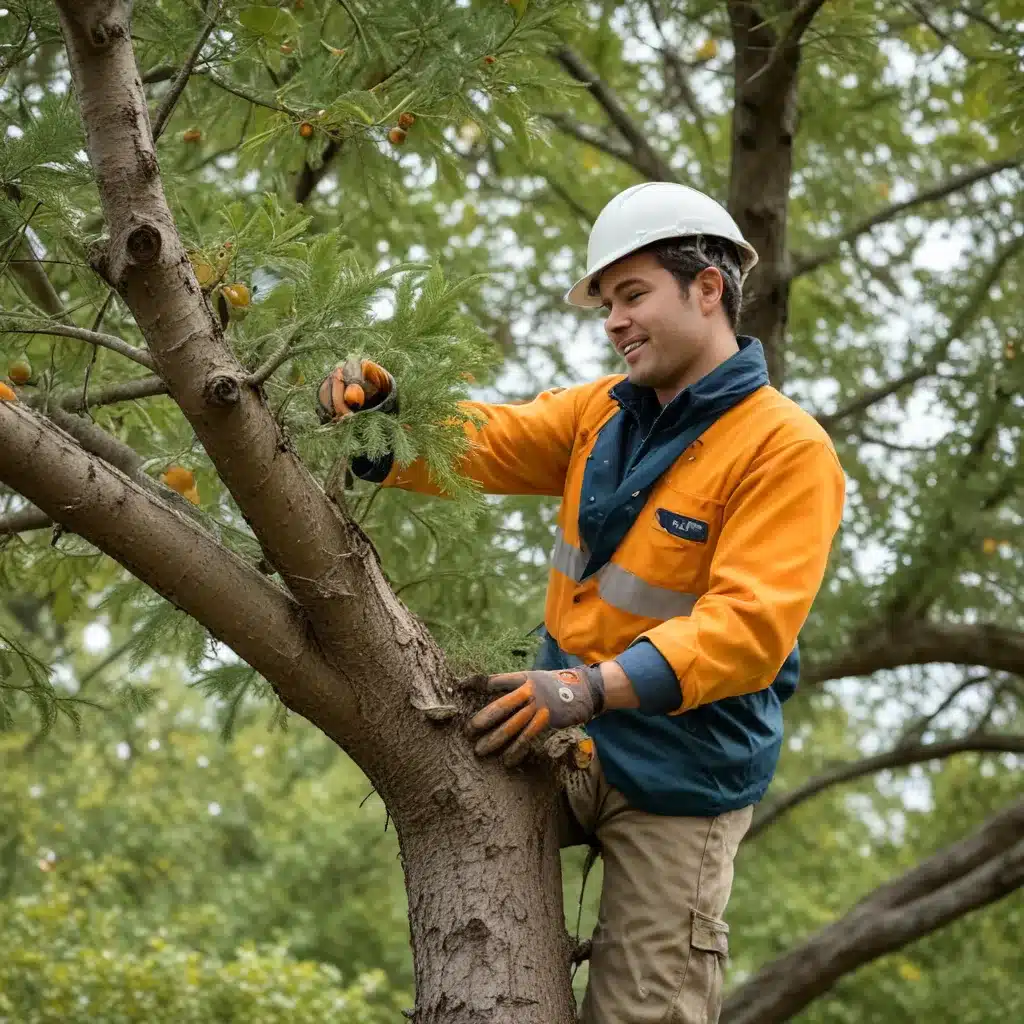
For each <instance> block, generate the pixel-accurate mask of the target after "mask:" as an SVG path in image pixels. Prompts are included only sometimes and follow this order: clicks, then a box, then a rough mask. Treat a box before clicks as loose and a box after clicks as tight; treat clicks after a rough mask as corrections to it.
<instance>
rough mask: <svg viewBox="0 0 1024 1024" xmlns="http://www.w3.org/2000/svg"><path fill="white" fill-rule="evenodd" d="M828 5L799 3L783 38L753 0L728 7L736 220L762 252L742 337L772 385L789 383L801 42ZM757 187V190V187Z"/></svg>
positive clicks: (811, 0) (734, 0)
mask: <svg viewBox="0 0 1024 1024" xmlns="http://www.w3.org/2000/svg"><path fill="white" fill-rule="evenodd" d="M823 3H824V0H799V2H794V3H793V4H792V14H791V16H790V19H789V22H788V24H786V25H785V26H783V27H782V30H781V31H780V30H779V29H776V28H773V27H772V26H771V25H769V24H768V23H767V22H766V20H765V18H764V15H763V14H762V12H761V10H760V9H759V8H758V6H757V5H756V4H753V3H750V2H749V0H729V5H728V6H729V18H730V21H731V23H732V35H733V43H734V45H735V47H736V57H735V60H734V63H733V90H734V96H735V99H734V104H735V105H734V108H733V118H732V164H731V167H730V171H729V202H728V206H729V212H730V213H732V215H733V217H735V218H736V223H737V224H739V226H740V230H741V231H742V232H743V235H744V237H745V238H747V239H749V240H750V242H751V244H752V245H753V246H754V248H755V249H756V250H757V253H758V256H759V257H760V258H759V261H758V265H757V266H756V267H755V268H754V270H753V271H752V272H751V275H750V278H749V279H748V284H747V287H746V288H745V290H744V291H745V302H744V312H743V318H742V319H743V322H742V325H741V326H742V329H743V330H744V331H745V332H746V333H747V334H753V335H754V336H755V337H757V338H760V339H761V343H762V344H763V345H764V352H765V358H766V359H767V362H768V373H769V376H770V377H771V381H772V383H773V384H774V385H775V386H776V387H777V388H778V387H782V384H783V380H784V378H785V362H784V344H783V343H784V340H785V331H786V317H787V313H788V308H789V277H790V275H789V263H788V254H787V249H786V215H787V211H788V209H789V186H790V181H791V179H792V176H793V138H794V136H795V135H796V128H797V125H796V120H797V106H796V97H797V70H798V68H799V66H800V40H801V38H802V37H803V34H804V32H805V31H806V29H807V27H808V26H809V25H810V23H811V21H812V20H813V18H814V15H815V14H816V13H817V11H818V9H819V8H820V7H821V5H822V4H823ZM753 182H756V183H757V187H756V188H752V187H751V184H752V183H753Z"/></svg>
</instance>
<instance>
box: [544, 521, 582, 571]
mask: <svg viewBox="0 0 1024 1024" xmlns="http://www.w3.org/2000/svg"><path fill="white" fill-rule="evenodd" d="M551 564H552V565H553V566H554V567H555V568H556V569H557V570H558V571H559V572H560V573H564V574H565V575H566V576H568V577H569V579H571V580H574V581H575V582H576V583H579V581H580V577H581V576H582V575H583V570H584V569H585V568H586V567H587V554H586V552H585V551H580V549H579V548H576V547H573V546H572V544H570V543H569V542H568V541H567V540H566V539H565V534H564V533H562V531H561V530H559V531H558V532H557V533H556V534H555V546H554V549H553V550H552V552H551Z"/></svg>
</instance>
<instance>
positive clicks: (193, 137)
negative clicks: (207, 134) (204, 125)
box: [181, 128, 203, 142]
mask: <svg viewBox="0 0 1024 1024" xmlns="http://www.w3.org/2000/svg"><path fill="white" fill-rule="evenodd" d="M202 137H203V133H202V132H201V131H200V130H199V129H198V128H189V130H188V131H187V132H182V134H181V141H182V142H198V141H199V140H200V139H201V138H202Z"/></svg>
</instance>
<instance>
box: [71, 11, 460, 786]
mask: <svg viewBox="0 0 1024 1024" xmlns="http://www.w3.org/2000/svg"><path fill="white" fill-rule="evenodd" d="M57 6H58V9H59V12H60V16H61V29H62V33H63V36H64V39H65V43H66V45H67V50H68V57H69V67H70V70H71V73H72V80H73V84H74V88H75V93H76V95H77V97H78V101H79V106H80V110H81V116H82V120H83V122H84V125H85V128H86V138H87V149H88V153H89V159H90V163H91V165H92V168H93V171H94V173H95V177H96V184H97V189H98V192H99V197H100V202H101V205H102V209H103V213H104V217H105V219H106V222H107V224H108V227H109V237H110V242H109V245H108V247H107V251H106V253H105V254H104V257H103V260H102V265H103V267H104V272H105V274H106V276H107V277H108V279H109V280H110V281H111V283H112V284H113V285H114V286H115V287H116V288H117V289H118V292H119V294H120V295H121V296H122V298H123V299H124V301H125V302H126V304H127V305H128V307H129V309H130V310H131V311H132V314H133V315H134V317H135V321H136V323H137V324H138V326H139V329H140V330H141V331H142V333H143V335H144V336H145V338H146V341H147V346H148V349H149V351H150V353H151V354H152V356H153V359H154V361H155V363H156V366H157V369H158V372H159V375H160V376H161V377H162V378H163V379H164V380H165V381H166V382H167V387H168V390H169V393H170V394H171V396H172V398H173V399H174V401H175V402H176V403H177V404H178V406H179V407H180V408H181V410H182V412H183V413H184V415H185V416H186V418H187V419H188V420H189V422H190V424H191V425H192V427H193V429H194V430H195V432H196V436H197V437H198V439H199V441H200V442H201V443H202V445H203V447H204V448H205V450H206V452H207V453H208V455H209V456H210V458H211V460H212V461H213V463H214V465H215V467H216V469H217V471H218V473H219V475H220V477H221V480H222V481H223V482H224V484H225V486H226V487H227V488H228V490H229V491H230V493H231V495H232V497H233V498H234V499H235V501H236V502H237V504H238V506H239V509H240V510H241V512H242V514H243V515H244V516H245V517H246V519H247V521H248V522H249V524H250V526H251V528H252V530H253V533H254V534H255V536H256V537H257V539H258V541H259V543H260V544H261V546H262V548H263V550H264V553H265V556H266V559H267V561H268V562H269V563H270V564H271V565H272V566H274V568H275V569H277V570H278V572H280V574H281V577H282V579H283V580H284V582H285V584H286V586H287V587H288V589H289V591H290V592H291V593H292V594H293V595H294V596H295V597H296V599H297V600H298V601H299V603H300V605H301V606H302V607H303V608H304V609H305V611H306V613H307V615H308V617H309V619H310V622H311V624H312V626H313V629H314V631H315V632H316V635H317V638H318V640H319V642H320V643H321V645H322V646H323V648H324V649H325V651H326V652H327V654H328V656H329V657H331V658H334V659H337V663H338V664H339V665H346V666H351V665H352V653H353V651H354V650H359V651H362V652H364V657H363V658H361V659H360V667H358V668H356V669H353V671H354V672H355V675H354V677H353V678H358V679H360V680H361V682H362V684H363V685H365V686H367V687H370V688H372V690H373V692H374V695H375V700H376V701H377V709H378V715H379V717H380V720H381V721H384V720H387V722H388V730H387V732H386V734H384V732H383V730H381V729H373V730H370V729H367V728H365V727H364V728H363V729H361V730H357V731H356V732H355V733H354V734H353V733H352V732H351V731H346V730H344V729H343V728H342V726H343V724H344V723H339V724H338V727H337V728H332V727H331V723H332V722H334V721H335V720H336V719H335V712H334V709H333V707H331V706H329V705H328V706H320V705H316V713H314V714H312V716H311V717H312V719H313V720H314V721H315V722H316V724H317V725H319V726H320V727H321V728H323V729H324V730H325V731H328V732H329V734H330V735H332V736H334V737H335V738H336V739H338V738H339V736H344V737H345V740H346V742H345V746H346V749H347V750H348V751H349V753H350V754H352V755H353V756H354V757H356V759H357V761H360V763H361V767H363V769H364V771H366V770H368V768H371V767H372V766H369V765H367V763H366V760H365V758H366V757H369V758H373V759H379V758H381V757H386V756H387V755H388V753H394V754H395V755H396V756H397V753H398V751H399V750H405V747H404V746H403V745H402V744H407V743H408V742H409V740H410V737H411V736H414V735H417V730H422V729H423V728H425V727H426V721H425V718H424V716H423V715H422V714H421V713H419V712H415V713H414V709H416V708H420V709H422V708H424V707H430V706H437V705H447V704H450V703H451V700H450V696H451V695H450V692H449V689H448V688H449V687H450V685H451V683H452V678H451V672H450V670H449V669H447V668H446V667H445V663H444V658H443V655H442V653H441V651H440V650H439V649H438V648H437V645H436V644H434V643H433V642H432V641H431V639H430V637H429V634H428V633H427V632H426V630H425V628H424V627H423V626H422V624H421V623H419V622H418V621H416V620H415V619H413V618H412V616H411V615H410V614H409V613H408V610H407V609H405V607H404V606H403V605H402V604H401V603H400V602H399V601H398V600H397V599H396V598H395V596H394V594H393V592H392V591H391V589H390V587H389V586H388V584H387V581H386V580H385V578H384V576H383V574H382V572H381V570H380V566H379V563H378V561H377V559H376V553H375V552H374V551H373V548H372V545H370V543H369V540H368V538H367V537H366V536H365V534H363V532H362V531H361V530H360V529H359V528H358V526H356V524H354V523H353V522H351V521H350V520H348V519H347V518H345V517H344V516H343V515H342V514H341V513H340V511H339V509H338V508H337V506H336V505H334V504H332V503H331V502H330V501H329V500H328V499H327V497H326V496H325V494H324V492H323V490H322V489H321V487H320V486H319V485H318V484H317V482H316V481H315V480H314V479H313V477H312V476H311V474H310V473H309V471H308V470H307V469H306V467H305V466H304V465H303V463H302V462H301V460H300V459H299V458H298V456H297V455H296V454H295V452H294V450H293V448H292V446H291V444H290V442H289V441H288V439H287V438H286V437H285V436H284V435H283V434H282V432H281V429H280V427H279V425H278V424H277V422H276V421H275V419H274V416H273V413H272V411H271V409H270V408H269V406H268V405H267V403H266V400H265V398H264V396H263V395H262V393H261V389H259V388H257V387H253V386H252V385H250V384H249V383H248V380H247V378H248V377H249V374H248V372H247V371H246V370H245V368H244V367H242V366H241V365H240V364H239V362H238V360H237V358H236V357H235V355H234V353H233V352H232V351H231V349H230V347H229V346H228V345H227V344H226V343H225V340H224V338H223V335H222V332H221V331H220V328H219V325H218V324H217V321H216V319H215V317H214V316H213V313H212V311H211V310H210V308H209V306H208V304H207V303H206V300H205V298H204V296H203V294H202V292H201V290H200V289H199V287H198V283H197V282H196V280H195V275H194V273H193V270H192V267H191V264H190V263H189V260H188V257H187V255H186V253H185V250H184V247H183V245H182V243H181V239H180V238H179V237H178V234H177V231H176V230H175V227H174V223H173V219H172V216H171V212H170V209H169V208H168V205H167V201H166V198H165V196H164V194H163V189H162V186H161V183H160V173H159V165H158V163H157V161H156V157H155V153H154V149H153V143H152V137H151V134H150V131H149V123H148V116H147V112H146V103H145V96H144V95H143V92H142V88H141V84H140V83H139V79H138V76H137V74H136V72H135V58H134V54H133V52H132V47H131V36H130V29H129V20H128V6H127V4H126V3H125V2H123V0H113V2H112V3H111V2H109V0H104V2H100V0H94V2H90V3H86V4H81V3H72V2H71V0H57ZM99 21H102V25H103V32H102V37H103V44H102V46H101V47H100V48H99V49H97V43H96V39H95V33H96V25H97V24H98V23H99ZM114 111H116V117H114V116H112V112H114ZM383 624H386V628H385V626H384V625H383ZM370 650H372V651H374V658H373V663H372V664H371V662H370V661H367V660H366V658H365V652H366V651H370ZM389 680H390V681H392V682H393V683H394V685H391V684H390V683H389ZM402 681H405V685H404V687H403V685H402ZM410 685H411V686H413V687H414V688H416V690H417V692H415V693H411V692H410V689H409V687H410ZM385 705H387V712H386V713H385ZM307 717H310V716H307ZM403 721H404V723H405V724H404V731H403V730H402V729H400V728H399V722H403ZM339 729H340V730H341V731H340V732H339ZM402 756H403V757H407V751H406V753H405V754H403V755H402ZM392 761H393V758H392ZM389 763H390V762H389ZM368 774H369V771H368Z"/></svg>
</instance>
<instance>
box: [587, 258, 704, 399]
mask: <svg viewBox="0 0 1024 1024" xmlns="http://www.w3.org/2000/svg"><path fill="white" fill-rule="evenodd" d="M600 291H601V298H602V299H603V300H604V309H606V310H607V313H608V315H607V318H606V319H605V322H604V329H605V332H606V333H607V335H608V337H609V339H610V340H611V342H612V344H613V345H614V346H615V348H616V350H617V351H618V352H619V354H620V355H621V356H622V357H623V358H624V359H625V361H626V373H627V375H628V377H629V379H630V380H631V381H632V382H633V383H634V384H637V385H640V386H642V387H651V388H654V389H655V390H656V391H658V392H659V398H661V399H662V400H663V401H664V400H665V399H664V398H663V393H664V394H667V395H668V396H669V397H671V395H672V394H674V393H675V392H676V391H678V390H679V389H680V381H683V380H685V379H686V378H687V377H688V376H689V375H690V371H691V368H692V367H693V366H694V364H695V363H699V361H700V356H701V353H702V352H703V350H704V349H705V347H706V346H707V344H708V342H709V340H710V338H711V333H712V324H713V322H712V314H713V313H714V311H715V309H716V307H718V305H719V303H718V300H719V297H720V296H721V278H720V276H719V275H718V272H717V271H714V270H712V271H703V272H702V273H701V274H700V275H698V277H697V279H696V280H695V281H694V282H693V283H692V284H691V285H690V288H689V291H688V294H685V295H684V294H683V291H682V289H681V288H680V286H679V283H678V282H677V281H676V279H675V278H674V277H673V276H672V274H671V273H670V272H669V271H667V270H666V269H665V268H664V267H662V266H661V265H660V264H659V263H658V261H657V259H655V257H654V255H653V254H652V253H649V252H642V253H637V254H636V255H633V256H627V257H625V258H624V259H622V260H620V261H619V262H618V263H615V264H613V265H612V266H611V267H609V268H608V269H607V270H605V271H603V272H602V274H601V278H600ZM638 342H639V344H637V343H638Z"/></svg>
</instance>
